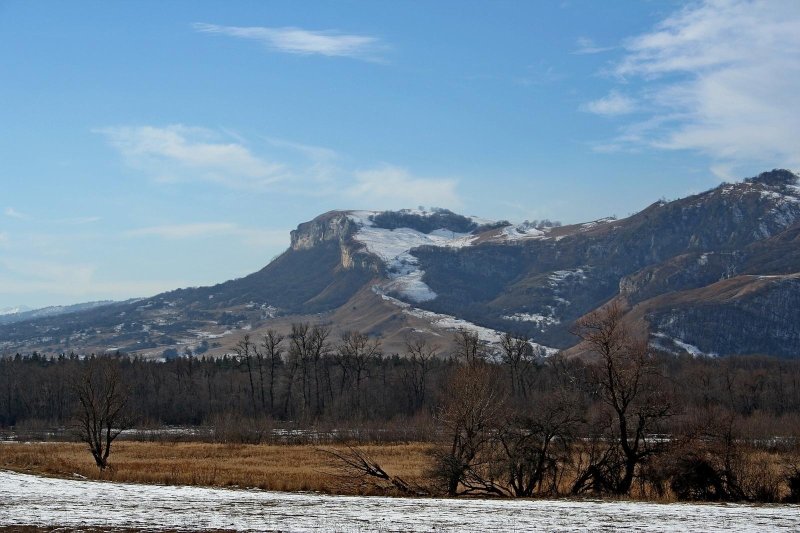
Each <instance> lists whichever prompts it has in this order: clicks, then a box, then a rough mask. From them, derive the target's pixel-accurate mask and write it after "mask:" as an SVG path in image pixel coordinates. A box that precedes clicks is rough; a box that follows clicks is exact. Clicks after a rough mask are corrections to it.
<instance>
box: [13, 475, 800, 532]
mask: <svg viewBox="0 0 800 533" xmlns="http://www.w3.org/2000/svg"><path fill="white" fill-rule="evenodd" d="M20 525H33V526H39V527H55V526H61V527H66V528H71V529H74V528H81V527H84V528H92V527H93V528H147V529H148V530H157V529H166V528H170V529H176V530H204V529H206V530H208V529H228V530H237V531H292V532H318V531H348V532H349V531H359V532H360V531H383V532H395V531H398V532H399V531H410V532H455V531H459V532H460V531H481V532H498V531H612V530H628V531H672V532H674V531H709V530H714V531H731V532H745V531H797V530H798V529H800V513H798V508H797V506H791V505H758V506H755V505H736V504H657V503H639V502H619V501H616V502H614V501H596V500H583V501H579V500H500V499H491V500H489V499H486V500H478V499H438V498H384V497H374V496H373V497H363V496H329V495H322V494H309V493H278V492H266V491H256V490H236V489H211V488H202V487H184V486H179V487H167V486H159V485H135V484H123V483H108V482H97V481H84V480H64V479H53V478H42V477H36V476H30V475H25V474H16V473H11V472H0V526H20Z"/></svg>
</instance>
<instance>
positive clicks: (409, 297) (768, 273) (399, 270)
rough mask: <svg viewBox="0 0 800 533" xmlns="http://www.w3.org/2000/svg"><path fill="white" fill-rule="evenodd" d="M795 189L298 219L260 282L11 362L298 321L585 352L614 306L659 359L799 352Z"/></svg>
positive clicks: (129, 311) (90, 324)
mask: <svg viewBox="0 0 800 533" xmlns="http://www.w3.org/2000/svg"><path fill="white" fill-rule="evenodd" d="M799 244H800V186H798V176H797V175H795V174H793V173H792V172H789V171H786V170H773V171H771V172H765V173H763V174H760V175H759V176H757V177H754V178H750V179H747V180H744V181H742V182H740V183H735V184H722V185H720V186H719V187H716V188H714V189H711V190H709V191H706V192H703V193H701V194H697V195H694V196H690V197H687V198H682V199H679V200H675V201H671V202H666V201H659V202H656V203H654V204H652V205H650V206H649V207H647V208H645V209H644V210H642V211H641V212H639V213H636V214H634V215H632V216H630V217H628V218H625V219H621V220H616V219H614V218H606V219H601V220H597V221H593V222H588V223H584V224H575V225H569V226H560V225H558V224H551V223H523V224H519V225H513V224H510V223H508V222H505V221H500V222H494V221H488V220H483V219H478V218H475V217H467V216H462V215H459V214H456V213H452V212H450V211H447V210H441V209H434V210H430V211H423V210H403V211H395V212H378V211H331V212H329V213H325V214H323V215H320V216H319V217H317V218H315V219H314V220H312V221H310V222H305V223H303V224H300V225H299V226H298V228H297V229H296V230H294V231H292V233H291V246H290V248H289V249H288V250H286V251H285V252H284V253H283V254H281V255H280V256H279V257H278V258H276V259H275V260H274V261H272V262H270V263H269V264H268V265H267V266H265V267H264V268H263V269H261V270H260V271H258V272H255V273H253V274H251V275H249V276H246V277H244V278H241V279H236V280H231V281H227V282H225V283H222V284H219V285H215V286H212V287H199V288H189V289H180V290H175V291H171V292H167V293H163V294H160V295H157V296H154V297H152V298H146V299H141V300H136V301H129V302H122V303H114V304H108V305H104V306H102V307H98V308H94V309H89V310H83V311H79V312H73V313H67V314H62V315H58V316H51V317H43V318H37V319H31V320H23V321H19V322H16V323H13V324H6V325H0V350H3V351H5V352H11V351H20V350H22V351H29V350H33V349H36V350H42V351H51V352H63V351H70V350H76V351H90V350H92V351H98V350H117V349H119V350H124V351H128V352H133V353H137V354H142V355H147V356H161V355H171V354H175V353H176V352H181V351H184V350H186V349H187V348H189V349H191V350H192V351H193V352H194V353H206V352H208V353H212V354H218V353H222V352H225V351H229V350H230V349H231V347H232V346H233V344H235V342H236V341H237V340H238V339H240V338H241V337H242V335H244V334H246V333H250V334H253V335H258V333H259V332H260V331H262V330H264V329H266V328H270V327H273V328H276V329H286V328H287V327H288V325H289V324H290V323H291V322H292V321H297V320H309V321H314V322H321V323H328V324H331V325H332V326H333V327H334V329H338V330H343V329H351V328H352V329H359V330H362V331H366V332H369V333H372V334H379V335H381V336H382V337H383V338H384V348H385V349H386V351H389V352H391V351H393V350H401V349H402V345H403V341H404V339H405V338H406V337H407V336H408V335H410V334H414V335H423V336H427V337H428V338H430V339H431V340H432V341H434V342H436V343H438V344H441V345H443V346H446V345H447V343H448V342H449V341H450V339H451V337H452V333H451V331H452V330H453V329H455V328H458V327H467V328H471V329H473V330H474V331H476V332H478V333H479V335H480V336H481V338H482V339H484V340H486V341H487V342H493V341H496V340H497V339H498V336H499V332H502V331H514V332H520V333H524V334H526V335H528V336H529V337H530V338H531V339H532V342H533V345H534V347H535V348H536V349H537V350H538V351H539V353H542V354H546V353H554V352H555V351H557V350H563V349H567V348H570V347H572V346H574V345H575V343H576V339H575V337H574V336H572V335H571V334H570V328H571V326H572V325H573V324H574V322H575V320H577V319H579V318H580V317H581V316H584V315H585V314H586V313H589V312H591V311H592V310H593V309H596V308H598V307H599V306H602V305H603V304H605V303H607V302H609V301H612V300H618V301H620V302H621V303H622V305H623V306H624V307H625V309H626V311H627V313H626V320H630V321H632V322H639V323H646V324H647V325H648V327H649V328H650V331H651V334H652V337H651V342H652V343H653V344H654V345H655V346H658V347H660V348H661V349H663V350H666V351H670V352H674V353H681V352H689V353H694V354H698V353H706V354H718V355H733V354H771V355H776V356H781V357H797V356H798V355H800V326H798V324H800V320H798V319H799V318H800V305H798V304H800V246H799Z"/></svg>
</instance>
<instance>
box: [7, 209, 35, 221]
mask: <svg viewBox="0 0 800 533" xmlns="http://www.w3.org/2000/svg"><path fill="white" fill-rule="evenodd" d="M3 214H5V215H6V216H7V217H9V218H16V219H18V220H29V219H30V218H31V217H30V216H28V215H26V214H25V213H20V212H19V211H17V210H16V209H14V208H13V207H6V209H5V211H3Z"/></svg>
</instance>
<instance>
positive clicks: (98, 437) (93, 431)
mask: <svg viewBox="0 0 800 533" xmlns="http://www.w3.org/2000/svg"><path fill="white" fill-rule="evenodd" d="M73 390H74V392H75V395H76V396H77V398H78V402H79V404H80V409H79V411H78V414H77V423H76V432H77V434H78V437H79V438H80V440H81V441H83V442H85V443H86V444H88V445H89V451H90V452H91V453H92V457H94V461H95V463H96V464H97V467H98V468H99V469H100V470H105V469H106V467H107V466H108V456H109V454H110V453H111V443H112V442H114V440H115V439H116V438H117V437H118V436H119V435H120V433H121V432H122V431H123V430H124V429H127V428H129V427H130V426H131V418H130V417H129V416H128V413H127V412H126V406H127V402H128V391H127V389H126V387H125V385H124V384H123V383H122V378H121V375H120V371H119V364H118V362H116V361H114V360H111V359H108V358H97V359H93V360H92V361H90V362H89V363H87V365H86V368H85V370H84V371H83V372H82V373H81V374H80V375H79V376H77V377H76V378H75V379H74V381H73Z"/></svg>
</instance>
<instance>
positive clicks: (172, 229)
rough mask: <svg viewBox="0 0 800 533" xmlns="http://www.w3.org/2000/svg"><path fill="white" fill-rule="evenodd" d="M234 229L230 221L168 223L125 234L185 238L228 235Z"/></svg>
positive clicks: (130, 235) (234, 226) (234, 225)
mask: <svg viewBox="0 0 800 533" xmlns="http://www.w3.org/2000/svg"><path fill="white" fill-rule="evenodd" d="M236 229H237V226H236V224H232V223H230V222H199V223H194V224H170V225H164V226H150V227H147V228H138V229H134V230H130V231H128V232H126V235H128V236H129V237H148V236H156V237H161V238H164V239H187V238H194V237H208V236H213V235H229V234H230V233H231V232H232V231H234V230H236Z"/></svg>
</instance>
